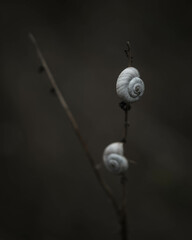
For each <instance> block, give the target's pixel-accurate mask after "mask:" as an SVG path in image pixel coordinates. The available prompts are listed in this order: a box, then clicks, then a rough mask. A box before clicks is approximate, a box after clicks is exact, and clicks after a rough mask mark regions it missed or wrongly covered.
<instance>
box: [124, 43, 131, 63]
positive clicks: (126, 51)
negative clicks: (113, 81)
mask: <svg viewBox="0 0 192 240" xmlns="http://www.w3.org/2000/svg"><path fill="white" fill-rule="evenodd" d="M126 45H127V49H126V50H125V54H126V56H127V58H128V67H131V65H132V56H131V46H130V42H129V41H127V42H126Z"/></svg>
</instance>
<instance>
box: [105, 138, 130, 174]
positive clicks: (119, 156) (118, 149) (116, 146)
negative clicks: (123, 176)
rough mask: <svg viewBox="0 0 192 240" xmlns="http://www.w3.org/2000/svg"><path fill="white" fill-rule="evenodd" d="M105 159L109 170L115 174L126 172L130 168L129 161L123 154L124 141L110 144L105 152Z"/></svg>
mask: <svg viewBox="0 0 192 240" xmlns="http://www.w3.org/2000/svg"><path fill="white" fill-rule="evenodd" d="M103 161H104V165H105V167H106V169H107V170H108V171H110V172H112V173H114V174H120V173H123V172H125V171H126V170H127V168H128V161H127V159H126V158H125V157H124V156H123V143H121V142H115V143H111V144H110V145H108V146H107V147H106V148H105V150H104V153H103Z"/></svg>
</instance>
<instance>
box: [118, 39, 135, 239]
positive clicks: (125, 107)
mask: <svg viewBox="0 0 192 240" xmlns="http://www.w3.org/2000/svg"><path fill="white" fill-rule="evenodd" d="M126 44H127V49H126V50H125V53H126V56H127V58H128V67H131V64H132V56H131V47H130V42H129V41H127V43H126ZM120 107H121V108H122V109H123V110H124V113H125V117H124V137H123V140H122V141H123V143H124V147H125V144H126V142H127V130H128V127H129V122H128V112H129V110H130V109H131V105H130V104H129V103H126V102H121V103H120ZM129 162H134V163H135V161H133V160H131V161H130V160H129ZM126 182H127V179H126V176H125V174H123V175H122V176H121V185H122V195H123V196H122V204H121V208H120V212H121V214H120V224H121V239H122V240H128V238H129V235H128V223H127V194H126V192H127V189H126V188H127V184H126Z"/></svg>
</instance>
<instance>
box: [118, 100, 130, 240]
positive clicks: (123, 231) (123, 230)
mask: <svg viewBox="0 0 192 240" xmlns="http://www.w3.org/2000/svg"><path fill="white" fill-rule="evenodd" d="M129 110H130V105H129V104H126V107H125V109H124V114H125V117H124V138H123V139H124V143H123V144H124V149H125V144H126V142H127V130H128V126H129V124H128V111H129ZM126 182H127V178H126V175H125V174H122V176H121V185H122V204H121V215H120V224H121V238H122V240H127V239H128V224H127V194H126V193H127V189H126V188H127V184H126Z"/></svg>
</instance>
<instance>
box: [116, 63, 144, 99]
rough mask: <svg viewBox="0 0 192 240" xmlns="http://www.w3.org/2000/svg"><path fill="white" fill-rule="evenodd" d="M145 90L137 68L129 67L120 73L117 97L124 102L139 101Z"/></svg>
mask: <svg viewBox="0 0 192 240" xmlns="http://www.w3.org/2000/svg"><path fill="white" fill-rule="evenodd" d="M144 90H145V85H144V82H143V81H142V80H141V78H140V75H139V72H138V70H137V69H136V68H134V67H128V68H126V69H124V70H123V71H122V72H121V73H120V75H119V77H118V79H117V83H116V91H117V95H118V96H119V97H120V98H122V99H123V100H124V101H126V102H129V103H132V102H136V101H138V100H139V99H140V97H141V96H142V95H143V93H144Z"/></svg>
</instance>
